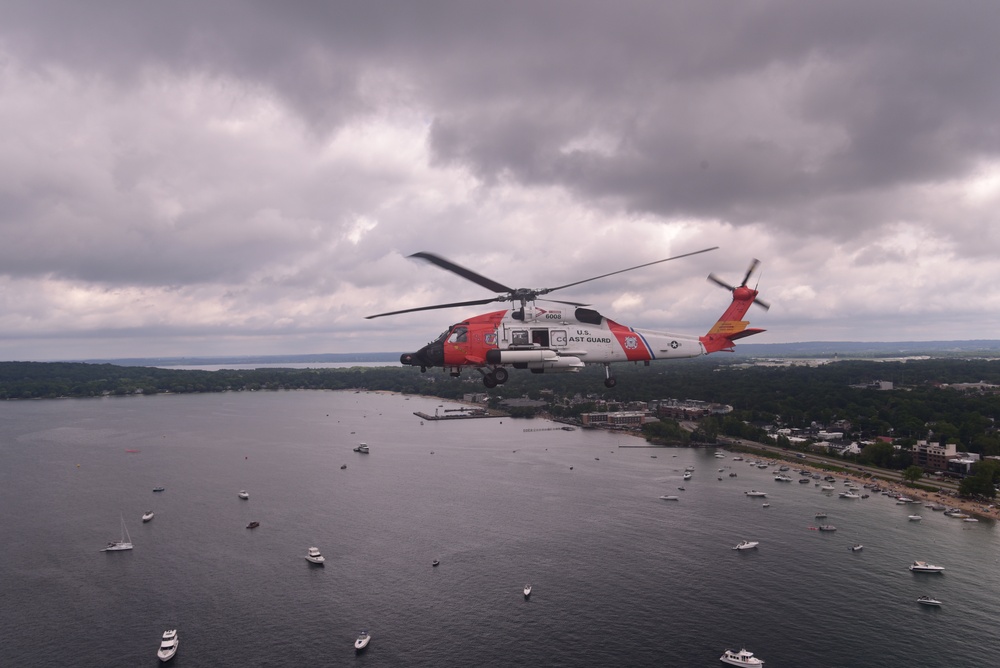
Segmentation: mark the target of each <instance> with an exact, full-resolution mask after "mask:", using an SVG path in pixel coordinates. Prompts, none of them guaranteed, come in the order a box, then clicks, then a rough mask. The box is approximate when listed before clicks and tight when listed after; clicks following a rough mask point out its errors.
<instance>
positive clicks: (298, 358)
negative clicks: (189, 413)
mask: <svg viewBox="0 0 1000 668" xmlns="http://www.w3.org/2000/svg"><path fill="white" fill-rule="evenodd" d="M399 355H400V353H313V354H307V355H234V356H219V357H124V358H119V359H100V360H97V359H88V360H65V361H67V362H86V363H88V364H116V365H118V366H211V365H219V364H344V363H347V364H349V363H352V362H356V363H358V364H363V363H370V362H398V361H399Z"/></svg>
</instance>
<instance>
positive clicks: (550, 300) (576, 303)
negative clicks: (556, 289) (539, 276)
mask: <svg viewBox="0 0 1000 668" xmlns="http://www.w3.org/2000/svg"><path fill="white" fill-rule="evenodd" d="M538 301H540V302H550V303H552V304H568V305H569V306H590V304H581V303H580V302H564V301H560V300H558V299H539V300H538Z"/></svg>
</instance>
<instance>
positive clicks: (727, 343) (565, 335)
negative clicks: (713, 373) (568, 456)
mask: <svg viewBox="0 0 1000 668" xmlns="http://www.w3.org/2000/svg"><path fill="white" fill-rule="evenodd" d="M716 248H718V246H715V247H713V248H705V249H703V250H700V251H694V252H692V253H685V254H683V255H675V256H674V257H668V258H666V259H663V260H656V261H655V262H647V263H646V264H640V265H637V266H635V267H629V268H628V269H621V270H619V271H613V272H610V273H607V274H601V275H600V276H594V277H592V278H585V279H583V280H582V281H574V282H573V283H567V284H566V285H560V286H557V287H554V288H538V289H534V288H510V287H508V286H506V285H504V284H502V283H498V282H496V281H494V280H491V279H489V278H486V277H485V276H481V275H480V274H477V273H476V272H474V271H472V270H470V269H466V268H465V267H461V266H459V265H457V264H455V263H453V262H450V261H448V260H446V259H444V258H442V257H440V256H437V255H434V254H433V253H424V252H421V253H414V254H413V255H411V256H410V257H415V258H419V259H422V260H426V261H428V262H430V263H432V264H435V265H437V266H438V267H441V268H442V269H446V270H447V271H450V272H453V273H455V274H458V275H459V276H461V277H462V278H465V279H467V280H470V281H472V282H473V283H476V284H477V285H480V286H482V287H484V288H486V289H488V290H491V291H493V292H498V293H502V294H500V295H498V296H496V297H491V298H489V299H476V300H472V301H464V302H454V303H451V304H436V305H434V306H420V307H417V308H409V309H403V310H402V311H390V312H388V313H378V314H376V315H370V316H367V318H368V319H371V318H381V317H383V316H388V315H399V314H401V313H413V312H416V311H429V310H433V309H443V308H455V307H459V306H475V305H479V304H489V303H492V302H512V303H515V302H516V303H518V304H519V306H512V307H511V308H509V309H504V310H502V311H493V312H492V313H484V314H482V315H477V316H475V317H473V318H469V319H468V320H463V321H462V322H459V323H456V324H454V325H452V326H451V327H449V328H448V329H447V330H446V331H445V332H444V333H443V334H441V336H439V337H438V338H436V339H434V341H432V342H431V343H428V344H427V345H426V346H424V347H423V348H421V349H420V350H418V351H417V352H415V353H404V354H403V355H402V356H401V357H400V358H399V361H400V362H401V363H402V364H404V365H408V366H419V367H420V370H421V371H427V369H428V368H431V367H443V368H446V369H448V370H449V371H450V373H451V375H452V376H459V375H461V372H462V368H463V367H472V368H474V369H476V370H477V371H479V373H481V374H482V376H483V384H484V385H485V386H486V387H489V388H492V387H496V386H497V385H502V384H503V383H505V382H507V379H508V378H509V374H508V371H507V368H506V367H508V366H511V367H513V368H515V369H530V370H531V371H532V372H534V373H544V372H549V373H567V372H578V371H580V369H582V368H583V367H584V366H585V365H586V364H603V365H604V375H605V380H604V385H605V386H606V387H609V388H610V387H614V386H615V384H616V380H615V377H614V376H613V375H612V374H611V364H612V363H614V362H633V363H638V362H643V363H644V364H646V365H647V366H648V365H649V363H650V362H651V361H653V360H669V359H680V358H686V357H699V356H701V355H707V354H709V353H714V352H718V351H720V350H727V351H732V350H733V348H734V346H735V341H736V340H737V339H742V338H744V337H747V336H751V335H753V334H759V333H760V332H763V331H764V330H763V329H753V328H747V325H749V324H750V323H749V322H747V321H745V320H743V316H744V315H745V314H746V312H747V309H749V308H750V305H751V304H757V305H758V306H761V307H763V308H764V309H765V310H766V309H768V308H770V307H769V306H768V304H767V303H765V302H764V301H762V300H760V299H758V297H757V294H758V292H757V290H756V288H750V287H747V281H748V280H750V275H751V274H752V273H753V271H754V270H755V269H756V268H757V265H758V264H759V261H758V260H756V259H755V260H753V262H752V263H751V264H750V268H749V269H747V272H746V274H745V275H744V276H743V282H742V283H740V284H739V285H736V286H733V285H729V284H728V283H726V282H724V281H722V280H721V279H719V278H718V277H716V276H715V275H714V274H709V276H708V279H709V280H711V281H713V282H715V283H717V284H719V285H721V286H722V287H724V288H726V289H727V290H729V291H730V292H732V295H733V300H732V303H730V305H729V308H727V309H726V311H725V312H724V313H723V314H722V316H721V317H720V318H719V320H718V322H716V323H715V325H714V326H713V327H712V328H711V329H710V330H709V331H708V333H707V334H705V335H703V336H693V335H685V334H670V333H667V332H655V331H650V330H643V329H636V328H634V327H628V326H627V325H622V324H619V323H617V322H615V321H614V320H611V319H610V318H606V317H604V316H603V315H601V314H600V313H598V312H597V311H595V310H593V309H590V308H587V304H579V303H577V302H567V301H553V300H542V301H553V303H555V304H562V305H563V306H562V307H555V308H548V309H544V308H540V307H539V306H537V305H536V304H535V301H536V300H537V299H538V298H539V297H541V296H542V295H547V294H549V293H551V292H555V291H556V290H562V289H564V288H568V287H571V286H574V285H580V284H581V283H587V282H589V281H596V280H597V279H599V278H606V277H608V276H613V275H615V274H621V273H624V272H626V271H632V270H634V269H640V268H642V267H648V266H650V265H654V264H659V263H661V262H669V261H671V260H677V259H680V258H683V257H690V256H692V255H698V254H699V253H706V252H708V251H712V250H715V249H716ZM566 307H570V308H566Z"/></svg>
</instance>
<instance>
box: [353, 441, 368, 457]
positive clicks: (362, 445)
mask: <svg viewBox="0 0 1000 668" xmlns="http://www.w3.org/2000/svg"><path fill="white" fill-rule="evenodd" d="M354 452H360V453H361V454H363V455H367V454H368V444H367V443H359V444H358V447H356V448H354Z"/></svg>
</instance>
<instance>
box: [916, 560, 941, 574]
mask: <svg viewBox="0 0 1000 668" xmlns="http://www.w3.org/2000/svg"><path fill="white" fill-rule="evenodd" d="M910 570H911V571H913V572H915V573H940V572H942V571H943V570H944V566H935V565H934V564H928V563H927V562H926V561H914V562H913V563H912V564H910Z"/></svg>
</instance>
